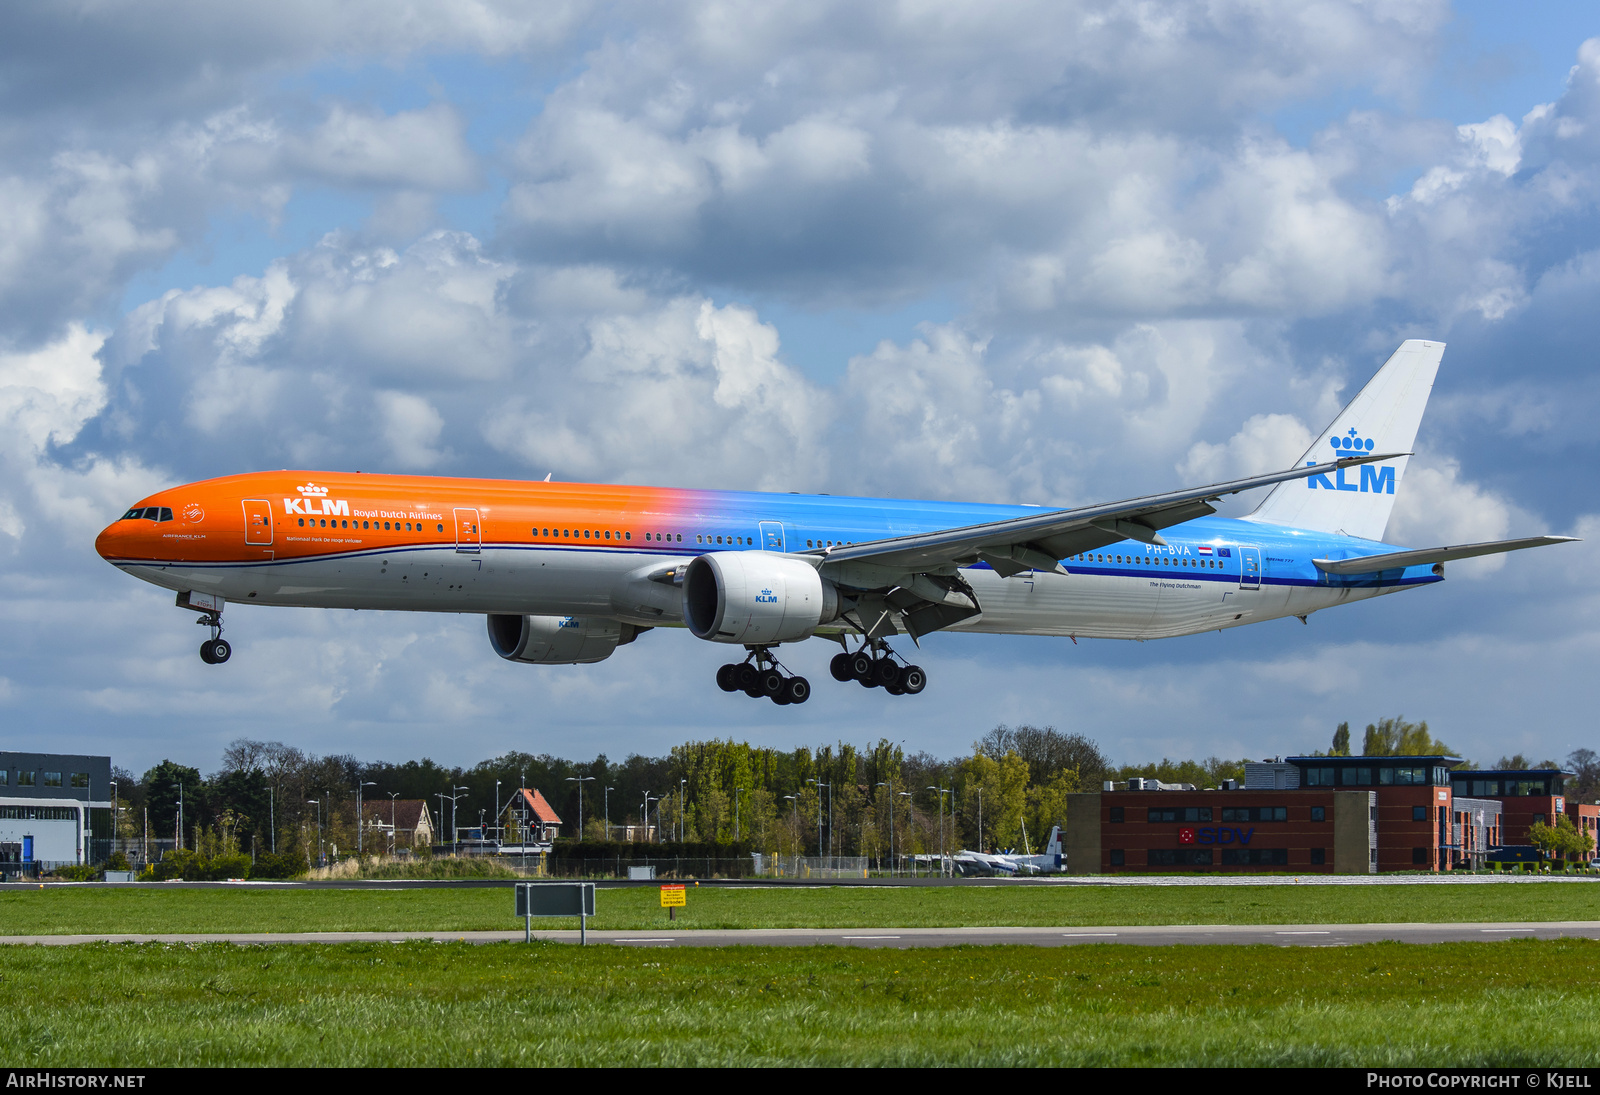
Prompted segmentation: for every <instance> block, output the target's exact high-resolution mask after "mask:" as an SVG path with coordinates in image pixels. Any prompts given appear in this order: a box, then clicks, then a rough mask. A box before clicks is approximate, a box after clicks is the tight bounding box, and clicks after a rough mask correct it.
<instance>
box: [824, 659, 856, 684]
mask: <svg viewBox="0 0 1600 1095" xmlns="http://www.w3.org/2000/svg"><path fill="white" fill-rule="evenodd" d="M828 672H829V673H832V674H833V679H834V680H836V681H848V680H851V679H853V678H854V677H855V674H854V673H853V672H851V670H850V655H848V654H835V655H834V656H833V661H831V662H829V663H828Z"/></svg>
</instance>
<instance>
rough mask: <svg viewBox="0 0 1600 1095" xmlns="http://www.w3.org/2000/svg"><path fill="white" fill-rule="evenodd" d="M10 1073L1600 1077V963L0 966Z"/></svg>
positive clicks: (1422, 958) (689, 955) (282, 956)
mask: <svg viewBox="0 0 1600 1095" xmlns="http://www.w3.org/2000/svg"><path fill="white" fill-rule="evenodd" d="M0 963H3V967H4V977H3V979H0V1001H3V1002H4V1007H5V1011H6V1015H7V1028H8V1032H9V1033H8V1037H7V1038H6V1039H5V1041H4V1043H3V1044H0V1065H6V1066H48V1065H56V1066H69V1065H70V1066H109V1067H122V1068H138V1067H140V1066H153V1065H164V1066H174V1065H238V1066H263V1065H288V1064H292V1065H379V1066H397V1065H398V1066H408V1065H451V1066H456V1065H463V1064H478V1065H536V1064H542V1065H759V1064H818V1065H827V1064H832V1065H848V1064H881V1065H910V1064H922V1065H928V1064H962V1065H1026V1064H1035V1065H1067V1064H1080V1065H1197V1064H1205V1065H1234V1066H1260V1065H1347V1066H1348V1065H1361V1066H1373V1065H1418V1066H1427V1065H1435V1066H1437V1065H1520V1066H1554V1065H1591V1066H1592V1065H1594V1064H1595V1063H1596V1059H1597V1057H1600V1051H1597V1049H1596V1043H1595V1039H1594V1024H1593V1015H1594V1008H1595V1007H1596V1005H1597V1004H1600V942H1592V941H1589V940H1561V941H1548V942H1545V941H1533V940H1526V941H1517V942H1499V943H1451V944H1438V945H1428V946H1415V945H1412V946H1408V945H1403V944H1396V943H1384V944H1374V945H1369V946H1359V947H1336V948H1325V949H1322V948H1306V947H1284V948H1278V947H1205V946H1190V947H1172V948H1148V947H1137V948H1136V947H1118V946H1108V945H1096V946H1082V947H1071V948H1061V949H1053V948H1052V949H1044V948H1037V949H1036V948H1022V947H984V948H976V947H973V948H969V947H958V948H951V949H943V950H916V951H888V950H863V951H854V950H839V949H834V948H798V949H789V948H784V949H767V948H740V949H739V950H738V951H737V952H733V951H723V950H714V949H698V948H684V949H674V950H667V951H663V950H651V951H628V950H623V949H621V948H616V947H590V948H586V949H580V948H577V947H569V946H561V945H555V944H538V943H536V944H533V945H531V946H528V945H524V944H491V945H486V946H471V945H466V944H454V943H450V944H435V943H405V944H345V945H338V946H316V947H307V946H287V945H280V946H271V947H237V946H231V945H227V944H205V945H191V946H186V945H163V944H144V945H131V944H88V945H84V946H79V947H37V948H27V949H23V948H0Z"/></svg>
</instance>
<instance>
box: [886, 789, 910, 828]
mask: <svg viewBox="0 0 1600 1095" xmlns="http://www.w3.org/2000/svg"><path fill="white" fill-rule="evenodd" d="M895 797H896V798H905V799H909V798H910V797H911V792H910V791H898V792H896V793H895ZM910 805H911V804H910V803H907V804H906V806H907V810H908V811H909V809H910ZM889 820H890V821H893V820H894V806H893V805H892V804H891V805H890V807H889ZM906 820H907V821H910V820H911V815H910V813H909V812H908V813H907V815H906Z"/></svg>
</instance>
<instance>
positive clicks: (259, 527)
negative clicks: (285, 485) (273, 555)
mask: <svg viewBox="0 0 1600 1095" xmlns="http://www.w3.org/2000/svg"><path fill="white" fill-rule="evenodd" d="M244 542H245V543H247V544H270V543H272V503H271V502H268V501H267V500H266V499H265V498H246V499H245V500H244Z"/></svg>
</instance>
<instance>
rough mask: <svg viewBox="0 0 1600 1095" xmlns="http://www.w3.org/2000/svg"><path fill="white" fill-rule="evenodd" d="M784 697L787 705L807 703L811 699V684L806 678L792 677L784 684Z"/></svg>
mask: <svg viewBox="0 0 1600 1095" xmlns="http://www.w3.org/2000/svg"><path fill="white" fill-rule="evenodd" d="M783 695H784V702H785V703H805V702H806V701H807V700H809V699H810V698H811V682H810V681H808V680H806V679H805V678H804V677H790V678H789V679H788V680H786V681H784V682H783ZM773 698H774V699H776V698H777V697H773Z"/></svg>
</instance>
